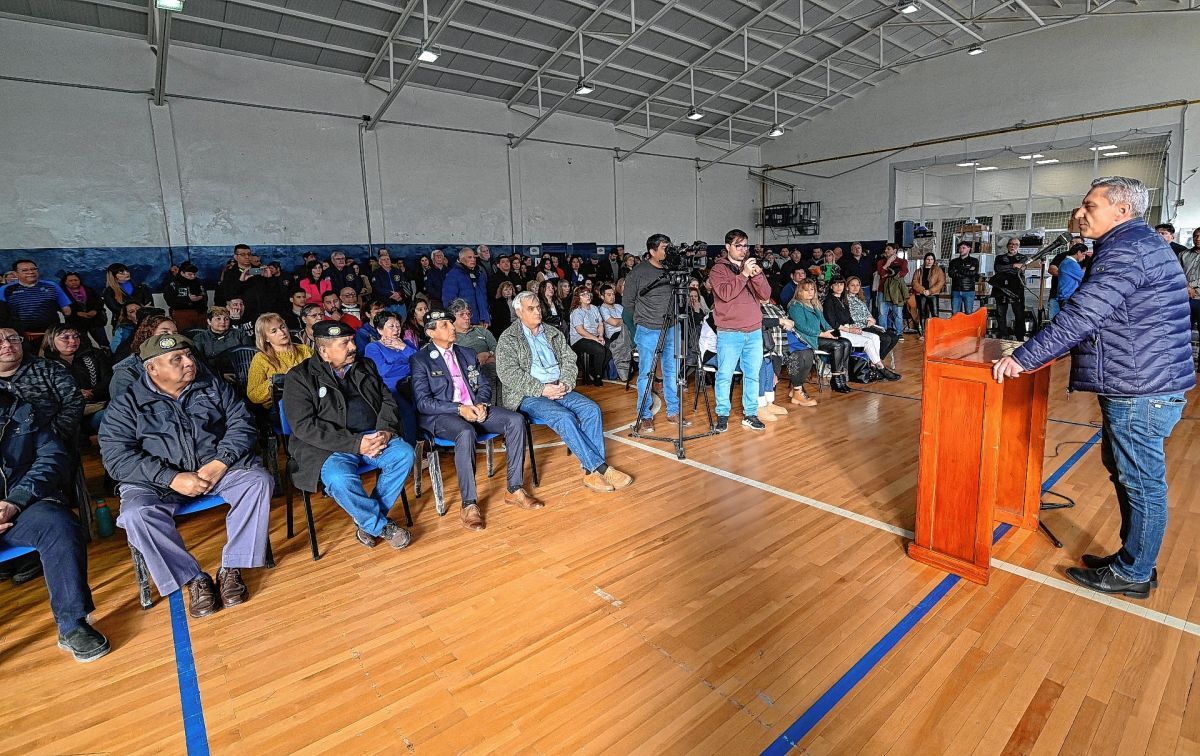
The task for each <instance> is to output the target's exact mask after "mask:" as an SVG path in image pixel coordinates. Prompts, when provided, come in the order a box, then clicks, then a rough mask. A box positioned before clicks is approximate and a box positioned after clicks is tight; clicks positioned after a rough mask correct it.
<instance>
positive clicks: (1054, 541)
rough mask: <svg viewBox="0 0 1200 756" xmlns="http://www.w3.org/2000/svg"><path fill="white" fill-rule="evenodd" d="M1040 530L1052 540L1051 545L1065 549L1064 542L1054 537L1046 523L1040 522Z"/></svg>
mask: <svg viewBox="0 0 1200 756" xmlns="http://www.w3.org/2000/svg"><path fill="white" fill-rule="evenodd" d="M1038 529H1039V530H1041V531H1042V532H1043V533H1045V534H1046V537H1047V538H1049V539H1050V543H1052V544H1054V548H1056V549H1061V548H1062V547H1063V545H1062V541H1060V540H1058V537H1057V536H1056V535H1054V531H1052V530H1050V528H1048V527H1046V523H1044V522H1041V521H1040V520H1039V521H1038Z"/></svg>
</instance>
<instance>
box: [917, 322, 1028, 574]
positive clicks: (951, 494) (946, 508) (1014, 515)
mask: <svg viewBox="0 0 1200 756" xmlns="http://www.w3.org/2000/svg"><path fill="white" fill-rule="evenodd" d="M926 322H927V328H926V332H925V368H924V395H923V398H922V402H923V407H922V413H921V447H920V449H921V450H920V463H919V467H918V472H917V521H916V530H915V535H914V538H913V542H912V543H910V544H909V546H908V555H909V556H910V557H912V558H913V559H915V560H917V561H919V562H923V563H925V564H929V565H932V566H934V567H938V568H940V569H943V570H946V571H948V572H953V573H955V574H956V575H961V576H962V577H965V578H967V579H968V580H973V581H975V582H976V583H982V584H985V585H986V584H987V581H988V573H989V571H990V569H991V553H992V531H993V525H994V523H995V522H997V521H998V522H1005V523H1009V524H1011V525H1015V526H1017V527H1020V528H1027V529H1036V528H1037V526H1038V509H1039V507H1040V505H1041V483H1042V458H1043V452H1044V450H1045V447H1046V411H1047V410H1046V403H1047V399H1048V397H1049V390H1050V371H1049V370H1048V369H1046V368H1043V369H1041V370H1037V371H1033V372H1031V373H1023V374H1022V375H1021V377H1019V378H1016V379H1012V378H1009V379H1005V381H1004V383H1002V384H1001V383H997V382H996V381H995V380H994V379H993V378H992V362H993V361H994V360H997V359H999V358H1000V357H1001V356H1003V350H1004V342H1001V341H999V340H997V339H989V338H986V337H985V335H984V334H985V333H986V329H987V312H986V311H985V310H982V309H980V310H977V311H976V312H975V313H973V314H971V315H961V314H960V315H955V316H953V317H951V318H949V319H941V318H932V319H930V320H928V321H926Z"/></svg>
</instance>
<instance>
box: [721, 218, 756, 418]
mask: <svg viewBox="0 0 1200 756" xmlns="http://www.w3.org/2000/svg"><path fill="white" fill-rule="evenodd" d="M748 242H749V238H748V237H747V236H746V232H745V231H742V230H741V229H736V228H735V229H734V230H732V231H730V232H729V233H727V234H725V257H723V258H722V259H720V260H718V261H717V263H716V264H715V265H713V269H712V272H711V273H709V274H708V281H709V283H710V284H711V285H712V290H713V295H714V301H713V321H714V323H716V326H717V380H716V385H715V386H714V388H713V393H714V394H715V395H716V398H717V427H716V430H717V432H718V433H724V432H725V431H727V430H729V409H730V401H729V393H730V388H731V386H732V384H733V371H734V370H735V369H736V368H737V366H738V363H739V362H740V363H741V366H742V425H744V426H746V427H747V428H751V429H753V430H762V429H763V428H765V427H766V426H765V425H763V422H762V421H761V420H759V419H758V373H759V370H761V369H762V361H763V339H762V309H761V308H760V306H759V303H760V302H762V301H763V300H766V299H769V298H770V297H771V284H770V283H768V282H767V277H766V276H765V275H763V270H762V267H761V266H760V265H759V264H758V261H757V260H756V259H755V258H754V257H752V256H750V255H749V254H748V253H749V251H750V244H749V243H748Z"/></svg>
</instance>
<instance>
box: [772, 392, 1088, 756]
mask: <svg viewBox="0 0 1200 756" xmlns="http://www.w3.org/2000/svg"><path fill="white" fill-rule="evenodd" d="M889 396H894V395H892V394H889ZM1099 441H1100V432H1099V431H1097V432H1096V434H1095V435H1094V436H1092V437H1091V438H1090V439H1088V441H1087V442H1086V443H1084V445H1083V446H1081V447H1080V448H1079V450H1078V451H1077V452H1075V453H1074V454H1072V455H1071V456H1070V457H1069V458H1068V459H1067V461H1066V462H1063V463H1062V465H1060V466H1059V468H1058V469H1057V470H1055V471H1054V472H1053V473H1051V474H1050V477H1049V478H1047V479H1046V482H1045V483H1043V484H1042V493H1045V492H1046V491H1047V490H1049V488H1050V487H1051V486H1053V485H1054V484H1055V483H1057V482H1058V481H1059V480H1061V479H1062V477H1063V476H1064V475H1066V474H1067V473H1068V472H1069V471H1070V469H1071V468H1072V467H1074V466H1075V464H1076V463H1077V462H1079V460H1080V459H1082V458H1083V455H1084V454H1085V453H1086V452H1087V450H1088V449H1090V448H1092V447H1093V446H1095V445H1096V444H1097V443H1098V442H1099ZM1011 529H1012V526H1011V525H1008V524H1001V525H999V526H998V527H997V528H996V530H995V531H994V532H993V533H992V544H993V545H995V543H996V542H997V541H999V540H1000V539H1001V538H1002V537H1003V536H1004V535H1005V534H1006V533H1008V531H1009V530H1011ZM960 580H962V578H960V577H959V576H958V575H947V576H946V577H944V578H943V579H942V581H941V582H940V583H938V584H937V585H936V586H935V587H934V589H933V590H931V591H930V592H929V593H928V594H926V596H925V598H923V599H921V600H920V602H918V603H917V605H916V606H914V607H913V608H912V609H911V610H909V612H908V614H906V615H904V617H903V618H902V619H901V620H900V621H899V622H897V623H896V626H895V627H893V628H892V629H891V630H889V631H888V633H887V634H886V635H884V636H883V637H882V638H880V639H879V642H878V643H876V644H875V645H874V646H871V649H870V650H869V651H867V653H865V654H863V656H862V658H861V659H859V660H858V661H857V662H855V663H854V666H852V667H851V668H850V669H849V670H847V671H846V673H845V674H844V675H842V676H841V677H840V678H838V680H837V682H835V683H834V684H833V685H832V686H831V687H830V688H829V689H828V690H826V691H825V692H824V693H823V694H821V697H820V698H818V699H817V700H816V701H814V702H813V704H812V705H811V706H809V707H808V709H807V710H806V711H805V712H804V713H803V714H801V715H800V718H799V719H797V720H796V721H795V722H793V723H792V726H791V727H789V728H787V729H786V730H784V731H783V734H782V735H780V736H779V737H778V738H776V739H775V740H774V742H772V743H771V745H769V746H767V747H766V748H765V749H764V750H763V755H764V756H768V755H770V756H776V755H778V754H785V753H787V752H788V751H790V750H791V749H792V748H795V747H796V746H797V745H798V744H799V743H800V741H801V740H803V739H804V737H805V736H806V735H808V733H809V732H811V731H812V729H813V728H814V727H816V726H817V724H818V723H819V722H820V721H821V720H822V719H824V718H825V715H827V714H828V713H829V712H830V711H832V710H833V707H835V706H837V705H838V704H839V703H840V702H841V700H842V699H843V698H845V697H846V694H847V693H849V692H850V691H851V690H853V689H854V687H855V686H856V685H858V684H859V683H860V682H862V680H863V678H864V677H866V676H867V674H868V673H869V672H870V671H871V670H872V669H874V668H875V665H877V664H879V662H880V661H882V660H883V658H884V657H886V656H887V655H888V653H889V652H891V650H892V649H894V648H895V647H896V646H897V645H899V644H900V641H901V640H903V639H904V636H906V635H908V633H909V631H910V630H912V629H913V628H914V627H916V626H917V623H918V622H920V621H921V620H922V619H924V618H925V616H926V615H927V614H929V612H930V611H932V610H933V608H934V606H936V605H937V603H938V602H939V601H941V600H942V599H943V598H945V597H946V594H948V593H949V592H950V589H951V588H953V587H954V586H955V585H957V584H958V583H959V581H960Z"/></svg>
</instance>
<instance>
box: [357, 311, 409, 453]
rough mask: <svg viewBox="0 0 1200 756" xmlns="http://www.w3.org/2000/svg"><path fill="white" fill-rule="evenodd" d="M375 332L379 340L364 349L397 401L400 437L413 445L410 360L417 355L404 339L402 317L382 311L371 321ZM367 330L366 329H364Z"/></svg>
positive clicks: (364, 352)
mask: <svg viewBox="0 0 1200 756" xmlns="http://www.w3.org/2000/svg"><path fill="white" fill-rule="evenodd" d="M371 325H372V326H373V327H374V330H375V331H376V332H378V334H379V340H378V341H372V342H371V343H369V344H367V345H366V347H365V348H364V349H363V354H365V355H366V357H367V359H368V360H370V361H371V362H374V363H375V367H376V368H377V369H378V370H379V377H380V378H381V379H383V385H385V386H387V387H388V390H389V391H391V392H392V396H393V397H394V398H395V399H396V409H397V411H398V414H399V415H400V435H401V437H402V438H403V439H404V440H405V441H407V442H408V443H409V444H410V445H415V444H416V443H417V411H416V409H415V408H414V407H413V392H412V382H411V380H410V377H411V370H410V367H409V360H411V359H412V356H413V355H414V354H416V353H417V350H416V349H413V347H412V345H411V344H409V343H408V342H407V341H405V340H404V338H403V337H402V336H401V333H402V331H403V323H402V322H401V321H400V316H399V315H397V314H396V313H394V312H392V311H391V310H383V311H381V312H378V313H376V314H375V318H374V319H373V320H372V321H371ZM363 327H364V328H365V327H366V326H363Z"/></svg>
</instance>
